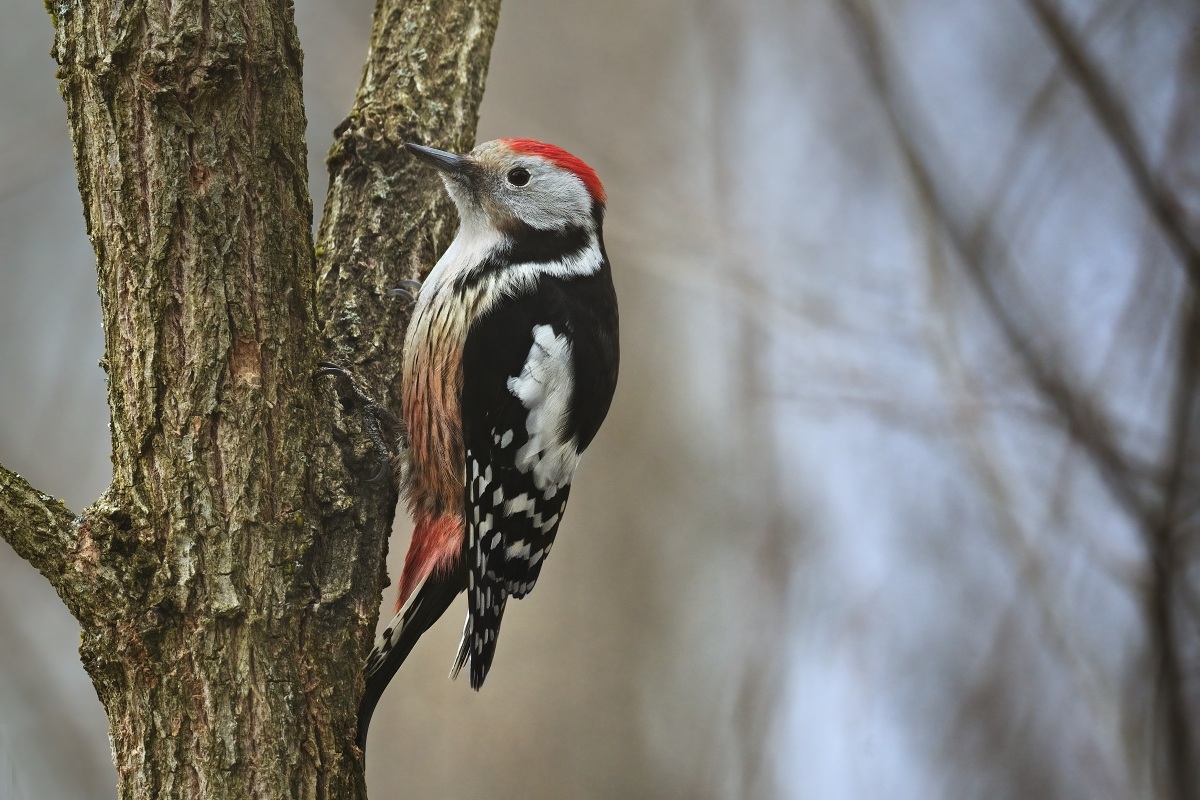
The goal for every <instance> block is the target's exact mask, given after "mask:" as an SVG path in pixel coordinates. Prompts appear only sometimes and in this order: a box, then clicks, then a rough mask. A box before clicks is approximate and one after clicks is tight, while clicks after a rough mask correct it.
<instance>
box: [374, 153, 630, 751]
mask: <svg viewBox="0 0 1200 800" xmlns="http://www.w3.org/2000/svg"><path fill="white" fill-rule="evenodd" d="M407 148H408V150H409V151H410V152H411V153H412V154H413V155H414V156H416V157H418V158H420V159H422V160H423V161H425V162H426V163H428V164H429V165H431V166H433V167H434V168H436V169H437V170H438V171H439V172H440V173H441V177H442V181H443V183H444V184H445V186H446V190H447V191H448V192H449V194H450V197H451V198H452V199H453V200H454V203H455V205H456V206H457V208H458V214H459V218H460V226H459V230H458V234H457V236H456V237H455V238H454V241H453V242H452V243H451V244H450V247H449V248H448V249H447V250H446V252H445V254H444V255H442V257H441V259H440V260H439V261H438V262H437V264H436V266H434V268H433V271H432V272H430V274H429V277H428V278H427V279H426V280H425V282H424V284H423V285H422V286H421V288H420V290H419V292H418V294H417V297H416V306H415V308H414V310H413V315H412V320H411V322H410V324H409V327H408V332H407V335H406V336H405V341H404V372H403V384H402V415H401V416H402V418H403V419H402V422H403V429H404V435H405V437H406V439H407V441H406V445H407V447H406V456H405V461H404V464H403V465H402V466H401V468H400V469H398V470H397V473H398V474H399V475H400V476H401V481H402V487H401V488H402V491H403V495H404V499H405V501H406V503H407V506H408V509H409V512H410V513H411V515H412V518H413V522H414V524H415V529H414V531H413V536H412V543H411V544H410V546H409V549H408V553H407V555H406V556H405V559H404V569H403V572H402V573H401V575H400V581H399V597H398V598H397V601H396V607H397V614H396V616H395V618H394V619H393V620H392V621H391V623H390V624H389V625H388V626H387V628H386V629H385V630H384V632H383V634H382V635H381V636H380V637H379V640H378V641H377V642H376V645H375V649H374V651H372V653H371V656H370V658H369V660H368V662H367V666H366V672H367V687H366V694H365V696H364V697H363V701H362V705H361V707H360V710H359V733H358V736H359V745H360V746H362V747H364V748H365V742H366V735H367V727H368V726H369V724H370V720H371V714H372V713H373V711H374V709H375V706H376V704H377V703H378V702H379V698H380V696H381V695H382V694H383V690H384V688H385V687H386V686H387V684H388V682H389V681H390V680H391V678H392V676H393V675H394V674H395V672H396V670H397V669H399V667H400V665H401V664H402V663H403V661H404V659H405V658H406V657H407V656H408V654H409V652H410V651H411V650H412V647H413V645H414V644H415V643H416V641H417V639H418V638H419V637H420V636H421V635H422V634H423V633H424V632H425V631H426V630H428V628H429V627H430V626H431V625H432V624H433V623H434V622H435V621H436V620H437V619H438V618H439V617H440V616H441V615H442V613H443V612H444V611H445V610H446V609H447V608H448V607H449V606H450V604H451V602H452V601H453V600H454V598H455V597H457V596H458V594H459V593H461V592H463V591H464V590H465V591H466V592H467V621H466V626H465V628H464V630H463V636H462V643H461V645H460V646H459V650H458V656H457V658H456V659H455V661H454V666H453V670H452V672H451V674H452V675H457V674H458V671H459V670H460V669H461V668H462V667H463V666H464V665H466V664H467V663H468V662H469V664H470V667H469V674H470V681H471V687H472V688H474V689H479V688H480V686H482V685H483V681H484V679H485V678H486V677H487V674H488V670H489V668H490V667H491V664H492V659H493V657H494V655H495V651H496V637H497V635H498V634H499V632H500V620H501V618H502V616H503V615H504V607H505V603H506V602H507V601H508V598H510V597H513V598H521V597H524V596H525V595H527V594H529V592H530V591H531V590H532V589H533V587H534V584H536V583H537V579H538V574H539V573H540V572H541V569H542V565H543V564H544V563H545V560H546V556H547V555H549V553H550V546H551V544H553V542H554V536H555V534H556V533H557V531H558V527H559V524H560V523H561V521H562V517H563V510H564V508H565V507H566V503H567V495H568V494H569V493H570V490H571V479H572V476H573V474H574V472H575V467H576V466H577V465H578V464H579V458H580V455H581V454H582V453H583V451H584V449H585V448H587V446H588V445H589V444H590V443H591V441H592V438H593V437H594V436H595V435H596V432H597V430H598V429H599V428H600V424H601V422H603V420H604V417H605V415H606V414H607V413H608V408H609V403H610V402H611V400H612V396H613V390H614V389H615V387H616V382H617V364H618V344H617V300H616V294H615V292H614V291H613V283H612V273H611V270H610V268H609V263H608V257H607V256H606V254H605V251H604V242H603V239H602V237H601V224H602V221H603V218H604V203H605V196H604V189H603V187H602V186H601V184H600V180H599V179H598V178H597V177H596V173H595V172H594V171H593V170H592V169H591V167H589V166H587V164H585V163H584V162H583V161H581V160H579V159H578V158H576V157H575V156H573V155H571V154H570V153H567V152H566V151H565V150H562V149H560V148H558V147H555V146H553V145H549V144H544V143H542V142H537V141H534V140H531V139H498V140H496V141H492V142H486V143H484V144H481V145H479V146H478V147H476V148H475V149H474V150H472V151H471V152H470V153H468V154H466V155H455V154H453V153H447V152H443V151H441V150H435V149H433V148H430V147H424V146H422V145H417V144H409V145H407Z"/></svg>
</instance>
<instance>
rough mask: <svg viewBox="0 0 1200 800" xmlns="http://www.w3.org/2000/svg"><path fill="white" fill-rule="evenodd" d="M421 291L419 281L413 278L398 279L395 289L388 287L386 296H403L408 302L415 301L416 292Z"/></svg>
mask: <svg viewBox="0 0 1200 800" xmlns="http://www.w3.org/2000/svg"><path fill="white" fill-rule="evenodd" d="M419 291H421V282H420V281H414V280H407V281H400V285H399V286H397V287H396V288H395V289H388V290H387V292H386V296H387V297H403V298H404V299H405V300H407V301H408V302H409V303H415V302H417V292H419Z"/></svg>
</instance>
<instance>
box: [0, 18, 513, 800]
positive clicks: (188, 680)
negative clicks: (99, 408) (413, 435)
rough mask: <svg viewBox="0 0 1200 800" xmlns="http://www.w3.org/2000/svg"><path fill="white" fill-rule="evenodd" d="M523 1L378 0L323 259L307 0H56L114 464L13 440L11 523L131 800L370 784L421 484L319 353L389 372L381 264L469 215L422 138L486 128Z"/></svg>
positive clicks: (384, 376) (336, 791) (386, 377)
mask: <svg viewBox="0 0 1200 800" xmlns="http://www.w3.org/2000/svg"><path fill="white" fill-rule="evenodd" d="M498 6H499V3H498V0H462V1H460V2H455V3H441V4H437V5H436V8H435V7H434V6H433V4H431V3H424V4H422V3H408V4H405V3H402V2H400V1H399V0H383V2H381V3H380V5H379V6H378V8H377V10H376V23H375V30H374V34H373V39H372V50H371V55H370V58H369V61H368V64H367V67H366V69H365V71H364V78H363V85H362V88H361V89H360V92H359V96H358V100H357V102H356V104H355V109H354V112H353V113H352V114H351V116H350V118H349V119H348V120H347V122H346V123H345V124H343V125H342V126H341V128H340V129H339V139H338V141H337V144H336V145H335V147H334V150H333V152H332V153H331V160H330V163H331V167H332V169H333V173H334V174H333V181H332V184H331V187H330V195H329V200H328V206H329V208H330V213H329V215H328V217H327V219H326V221H325V223H324V224H323V225H322V234H321V247H320V248H319V252H320V253H321V264H322V276H323V277H322V280H321V281H320V282H318V279H317V269H316V260H315V259H314V251H313V247H312V240H311V225H312V203H311V200H310V199H309V196H308V191H307V179H308V176H307V172H306V167H305V163H306V161H305V158H306V151H305V143H304V128H305V118H304V108H303V101H302V97H301V81H300V77H301V70H300V68H301V60H302V55H301V50H300V45H299V42H298V40H297V37H296V31H295V27H294V24H293V19H292V9H291V6H290V5H289V4H287V3H284V2H280V1H279V0H260V1H259V2H251V3H237V2H232V1H231V0H199V1H197V0H176V2H174V3H170V4H155V3H147V2H144V0H143V1H142V2H133V3H117V2H113V1H112V0H99V1H98V2H94V3H87V4H72V5H65V4H64V5H58V4H48V8H50V10H51V14H52V15H53V16H54V22H55V26H56V28H57V34H56V39H55V46H54V51H53V52H54V56H55V58H56V59H57V61H58V63H59V65H60V67H61V69H60V71H59V78H60V80H61V83H60V90H61V93H62V95H63V98H64V99H65V101H66V103H67V111H68V118H69V123H70V128H71V135H72V140H73V143H74V150H75V161H76V168H77V170H78V175H79V187H80V193H81V195H82V199H83V205H84V216H85V218H86V221H87V228H88V233H89V235H90V237H91V240H92V244H93V247H94V248H95V251H96V261H97V272H98V278H99V292H100V299H101V307H102V316H103V321H104V330H105V357H104V362H103V366H104V367H105V369H106V370H107V372H108V376H109V405H110V411H111V427H112V447H113V457H112V459H113V481H112V484H111V486H110V487H109V489H108V490H107V491H106V492H105V494H104V496H103V497H102V498H101V499H100V500H99V501H97V502H96V503H95V504H94V505H93V506H91V507H90V508H89V509H87V510H86V511H85V512H84V513H83V514H82V515H81V516H79V517H75V516H74V515H73V514H71V512H69V511H68V510H67V509H66V508H65V507H63V506H62V504H61V503H58V502H57V501H55V500H53V499H52V498H49V497H48V496H46V495H45V494H42V493H40V492H38V491H37V490H35V489H34V488H33V487H30V486H29V485H28V484H27V483H26V482H25V481H24V480H23V479H21V478H20V477H19V476H16V475H14V474H13V473H11V472H9V471H7V470H4V469H3V468H0V533H2V534H3V535H4V537H5V538H6V539H7V540H8V541H9V542H10V543H12V544H13V546H14V548H15V549H16V550H17V552H18V553H19V554H21V555H22V556H23V557H24V558H26V559H28V560H29V561H30V562H31V563H32V564H33V565H34V566H36V567H37V568H38V569H39V570H41V571H42V572H43V573H44V574H45V575H46V576H47V577H48V578H49V579H50V580H51V582H52V583H53V584H54V586H55V588H56V589H57V590H58V592H59V594H60V596H61V597H62V598H63V599H64V601H65V602H66V603H67V605H68V607H69V608H70V609H71V611H72V613H74V614H75V616H76V617H77V618H78V619H79V621H80V623H81V625H82V627H83V644H82V646H81V653H82V656H83V661H84V664H85V666H86V667H87V670H88V672H89V674H90V675H91V677H92V680H93V682H94V683H95V686H96V690H97V693H98V694H99V696H100V700H101V701H102V702H103V704H104V707H105V709H106V710H107V713H108V717H109V723H110V733H111V739H112V745H113V748H114V757H115V761H116V765H117V772H118V778H119V789H118V794H119V796H120V797H122V798H176V797H178V798H246V797H256V798H257V797H262V798H267V797H280V798H284V797H286V798H297V797H301V798H310V797H311V798H361V797H365V794H366V792H365V784H364V779H363V772H362V764H361V760H360V757H359V754H358V752H357V750H356V748H355V747H354V730H355V716H356V711H357V704H358V698H359V695H360V694H361V691H362V678H361V665H362V662H363V658H364V656H365V654H366V651H367V649H368V648H369V646H370V643H371V639H372V638H373V633H374V625H375V621H376V610H377V608H378V599H379V593H380V591H381V588H382V583H383V571H382V558H383V554H384V552H385V549H386V537H387V532H388V530H389V528H390V523H391V516H392V513H393V507H394V504H395V499H396V498H395V493H394V490H392V489H391V488H390V487H389V486H387V485H386V482H384V485H372V484H368V483H366V481H365V478H367V477H370V475H371V469H370V467H369V466H368V464H369V461H370V455H369V445H367V444H366V442H365V441H363V438H362V437H361V436H359V435H358V433H359V429H358V428H357V423H356V422H353V421H351V420H347V422H348V423H349V424H347V425H346V426H345V428H346V429H348V430H346V429H343V428H342V427H341V426H340V420H339V415H338V413H337V405H336V403H335V401H334V398H333V395H332V393H331V391H330V390H329V389H328V388H327V387H325V386H322V385H320V384H316V385H314V383H313V381H312V379H311V374H312V371H313V368H314V366H315V364H316V362H317V361H318V360H319V359H321V358H322V357H327V356H334V357H335V358H338V359H340V360H343V361H344V362H349V363H353V364H355V365H357V366H358V367H360V368H361V369H362V370H363V373H364V378H365V379H366V381H367V382H368V383H369V384H371V383H374V384H378V385H379V386H381V387H382V388H384V389H387V388H389V387H391V386H392V385H393V384H394V382H395V380H396V378H397V375H398V370H399V359H398V357H397V356H398V353H397V347H398V344H399V342H400V340H401V335H402V331H403V323H404V321H405V320H404V315H405V314H406V313H407V309H406V308H405V307H404V306H403V304H402V303H400V302H398V301H387V300H386V299H384V298H383V295H382V292H381V289H386V288H389V287H390V286H392V285H394V284H395V282H397V281H399V280H401V279H402V278H404V277H412V276H413V275H415V274H417V273H418V271H419V270H421V269H423V268H427V267H428V266H429V265H431V264H432V261H433V255H434V252H435V250H436V249H437V248H438V247H439V246H440V245H441V244H442V243H444V241H445V239H446V238H447V234H448V233H449V232H450V231H451V230H452V220H453V217H452V216H451V215H450V214H448V213H447V210H448V209H447V206H446V204H445V201H443V200H442V199H441V198H440V194H439V192H438V191H437V187H436V186H435V185H434V182H433V181H432V180H431V179H430V178H429V176H428V175H421V176H420V177H419V178H416V177H414V176H415V175H416V174H417V173H416V172H415V171H412V172H410V171H409V170H411V167H410V165H409V163H408V162H407V161H406V160H405V159H404V158H403V155H402V148H401V147H400V145H401V143H402V141H403V140H404V139H405V138H408V137H417V138H420V139H422V140H425V139H432V138H435V139H436V140H437V141H438V143H440V144H446V145H451V146H456V147H463V146H466V145H467V144H469V142H470V141H471V139H472V138H473V136H474V129H475V122H476V119H477V109H478V104H479V101H480V99H481V97H482V87H483V81H484V76H485V73H486V64H487V58H488V55H489V53H490V48H491V41H492V36H493V33H494V31H495V26H496V18H497V13H498ZM417 87H420V90H419V92H418V88H417ZM435 134H436V136H435ZM418 187H419V188H418ZM322 331H324V336H323V335H322ZM383 395H384V398H385V399H386V392H385V393H383Z"/></svg>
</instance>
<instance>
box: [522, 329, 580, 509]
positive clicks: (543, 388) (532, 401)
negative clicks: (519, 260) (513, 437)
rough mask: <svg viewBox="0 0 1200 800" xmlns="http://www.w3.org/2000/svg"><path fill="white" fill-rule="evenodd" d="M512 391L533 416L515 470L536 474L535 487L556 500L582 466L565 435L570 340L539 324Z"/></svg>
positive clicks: (572, 380)
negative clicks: (555, 497) (579, 465)
mask: <svg viewBox="0 0 1200 800" xmlns="http://www.w3.org/2000/svg"><path fill="white" fill-rule="evenodd" d="M508 390H509V391H510V392H512V393H513V395H514V396H515V397H516V398H517V399H518V400H520V401H521V404H522V405H523V406H525V408H526V409H527V410H528V411H529V415H528V416H527V417H526V418H525V430H526V432H527V433H528V434H529V440H528V441H527V442H526V443H525V444H524V445H522V446H521V447H520V449H518V450H517V458H516V465H517V469H519V470H521V471H522V472H525V473H529V472H532V473H533V485H534V486H536V487H537V488H538V490H539V491H541V492H542V493H543V494H544V495H545V496H546V497H547V498H551V497H554V495H555V493H557V492H558V490H559V488H561V487H562V486H565V485H566V484H568V483H570V482H571V475H572V474H573V473H574V472H575V467H576V466H577V465H578V464H579V448H578V447H577V445H576V442H575V438H574V437H573V436H567V435H566V433H565V432H566V430H567V415H568V414H569V413H570V404H571V397H572V395H573V394H574V391H575V378H574V373H573V371H572V365H571V341H570V339H568V338H567V337H566V335H559V334H555V333H554V329H553V328H552V327H550V326H549V325H535V326H534V328H533V347H531V348H529V355H528V357H526V359H525V366H524V367H522V368H521V374H520V375H518V376H517V377H515V378H509V379H508ZM510 502H511V501H510ZM510 513H511V512H510Z"/></svg>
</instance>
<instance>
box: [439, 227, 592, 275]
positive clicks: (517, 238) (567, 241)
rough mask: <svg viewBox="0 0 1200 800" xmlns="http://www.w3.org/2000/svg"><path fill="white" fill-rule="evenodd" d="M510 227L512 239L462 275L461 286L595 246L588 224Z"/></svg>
mask: <svg viewBox="0 0 1200 800" xmlns="http://www.w3.org/2000/svg"><path fill="white" fill-rule="evenodd" d="M517 227H518V228H519V229H518V230H508V231H506V233H507V234H508V242H507V244H505V245H504V246H503V247H500V248H497V249H496V250H495V251H493V252H492V253H491V254H489V255H488V257H487V258H485V259H484V260H483V261H481V262H480V263H479V265H478V266H476V267H474V268H472V269H471V270H470V271H469V272H466V273H464V274H463V275H462V277H460V278H459V279H458V288H459V290H460V291H461V290H466V289H471V288H474V287H475V286H477V285H478V284H479V283H480V282H482V281H483V280H485V279H486V278H488V277H489V276H491V275H494V274H495V273H497V272H501V271H503V270H504V269H505V268H507V267H511V266H516V265H517V264H549V263H552V262H555V261H565V260H567V259H571V258H575V257H576V256H579V255H580V254H582V253H583V252H584V251H585V250H587V249H588V248H589V247H591V246H592V234H591V233H590V232H589V231H588V229H587V228H584V227H581V226H578V225H572V226H570V227H567V228H563V229H553V230H541V229H539V228H534V227H531V226H529V225H527V224H525V223H518V224H517Z"/></svg>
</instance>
